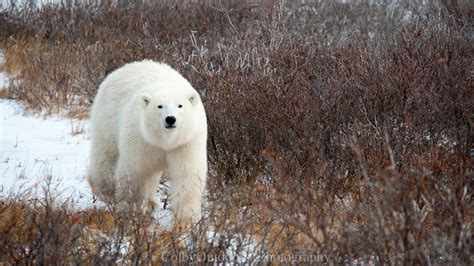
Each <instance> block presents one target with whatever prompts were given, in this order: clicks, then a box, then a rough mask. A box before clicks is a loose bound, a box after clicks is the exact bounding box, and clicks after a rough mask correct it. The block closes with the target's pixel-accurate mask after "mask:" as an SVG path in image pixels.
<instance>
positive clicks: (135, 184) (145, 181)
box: [115, 159, 153, 207]
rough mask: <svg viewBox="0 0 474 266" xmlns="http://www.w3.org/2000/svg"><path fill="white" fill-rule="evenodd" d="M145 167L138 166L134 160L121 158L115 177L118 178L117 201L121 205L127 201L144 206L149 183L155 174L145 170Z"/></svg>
mask: <svg viewBox="0 0 474 266" xmlns="http://www.w3.org/2000/svg"><path fill="white" fill-rule="evenodd" d="M144 170H145V169H144V167H141V168H139V167H137V166H136V164H135V163H134V162H133V161H132V160H122V159H119V162H118V164H117V169H116V172H115V178H116V180H117V191H116V201H117V203H119V204H120V205H122V204H123V203H125V202H127V203H129V204H132V205H135V206H136V207H142V205H143V204H144V203H146V202H144V201H145V200H147V198H148V194H149V189H148V188H147V185H149V184H150V183H151V182H149V180H150V179H151V178H153V176H152V175H151V174H150V173H148V172H147V171H144Z"/></svg>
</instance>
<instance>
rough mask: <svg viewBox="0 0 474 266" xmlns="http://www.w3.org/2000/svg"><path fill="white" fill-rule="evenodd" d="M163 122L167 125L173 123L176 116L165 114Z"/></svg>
mask: <svg viewBox="0 0 474 266" xmlns="http://www.w3.org/2000/svg"><path fill="white" fill-rule="evenodd" d="M165 122H166V124H168V125H174V123H175V122H176V118H175V117H174V116H167V117H166V118H165Z"/></svg>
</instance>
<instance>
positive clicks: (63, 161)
mask: <svg viewBox="0 0 474 266" xmlns="http://www.w3.org/2000/svg"><path fill="white" fill-rule="evenodd" d="M23 113H24V110H23V108H22V107H21V106H20V105H19V104H18V103H16V102H14V101H9V100H0V119H1V121H0V174H1V177H0V197H7V196H11V195H17V194H18V193H21V192H23V191H24V190H25V189H29V188H31V191H29V193H32V194H36V195H32V196H37V197H42V196H44V195H42V193H43V189H42V188H43V186H44V185H45V184H46V183H49V184H50V188H51V190H52V191H51V192H52V193H54V194H56V195H57V196H58V199H60V200H63V199H64V200H70V202H71V204H73V205H74V207H79V208H87V207H92V206H93V205H94V203H93V202H94V200H93V198H92V194H91V191H90V188H89V185H88V183H87V181H86V180H85V171H86V167H87V158H88V153H89V140H88V138H87V137H86V135H85V134H83V133H81V134H75V133H74V129H75V128H77V127H78V126H77V124H75V123H83V124H82V125H80V126H79V127H84V128H85V129H86V128H87V125H88V124H87V122H84V121H74V120H64V119H61V118H57V117H53V118H47V119H43V118H37V117H33V116H24V115H23ZM48 178H50V180H49V181H48V182H46V180H47V179H48Z"/></svg>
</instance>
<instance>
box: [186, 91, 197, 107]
mask: <svg viewBox="0 0 474 266" xmlns="http://www.w3.org/2000/svg"><path fill="white" fill-rule="evenodd" d="M188 99H189V101H190V102H191V103H192V104H193V105H196V103H198V102H199V95H198V94H197V93H193V94H192V95H191V96H189V98H188Z"/></svg>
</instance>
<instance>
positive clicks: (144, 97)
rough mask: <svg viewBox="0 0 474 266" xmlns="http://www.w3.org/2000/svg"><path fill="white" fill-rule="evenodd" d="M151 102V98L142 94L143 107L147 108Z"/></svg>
mask: <svg viewBox="0 0 474 266" xmlns="http://www.w3.org/2000/svg"><path fill="white" fill-rule="evenodd" d="M150 101H151V98H150V96H148V95H146V94H142V103H143V106H145V107H146V106H147V105H148V104H149V103H150Z"/></svg>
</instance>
